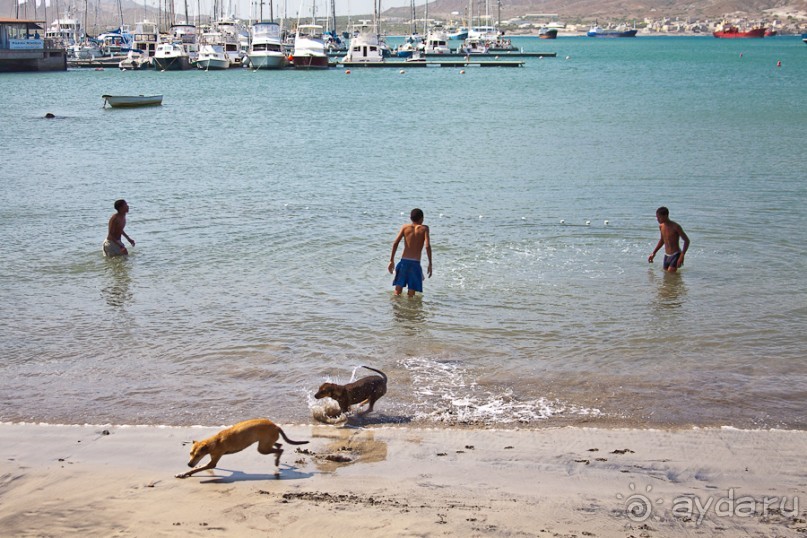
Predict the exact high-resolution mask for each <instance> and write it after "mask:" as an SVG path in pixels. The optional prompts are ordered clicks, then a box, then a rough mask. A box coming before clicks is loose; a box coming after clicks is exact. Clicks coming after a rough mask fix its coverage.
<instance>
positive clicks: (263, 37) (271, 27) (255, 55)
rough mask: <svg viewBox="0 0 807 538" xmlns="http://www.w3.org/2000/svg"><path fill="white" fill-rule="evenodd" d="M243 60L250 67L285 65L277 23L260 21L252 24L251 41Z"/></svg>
mask: <svg viewBox="0 0 807 538" xmlns="http://www.w3.org/2000/svg"><path fill="white" fill-rule="evenodd" d="M245 61H247V62H248V63H249V66H250V67H251V68H252V69H281V68H283V67H285V66H286V55H285V54H284V53H283V42H282V40H281V38H280V25H279V24H278V23H276V22H272V21H262V22H256V23H255V24H253V25H252V43H251V44H250V46H249V50H248V51H247V59H246V60H245Z"/></svg>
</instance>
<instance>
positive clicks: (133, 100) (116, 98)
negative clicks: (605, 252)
mask: <svg viewBox="0 0 807 538" xmlns="http://www.w3.org/2000/svg"><path fill="white" fill-rule="evenodd" d="M101 97H102V98H103V99H104V107H106V105H107V104H109V106H111V107H112V108H134V107H140V106H156V105H161V104H162V103H163V96H162V95H102V96H101Z"/></svg>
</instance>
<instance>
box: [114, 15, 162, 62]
mask: <svg viewBox="0 0 807 538" xmlns="http://www.w3.org/2000/svg"><path fill="white" fill-rule="evenodd" d="M159 38H160V30H159V27H158V26H157V23H155V22H151V21H149V20H142V21H140V22H138V23H137V24H135V29H134V32H132V48H131V50H130V51H129V53H128V54H127V55H126V59H124V60H121V62H120V64H119V67H120V68H121V69H147V68H150V67H151V63H152V58H154V54H155V53H156V52H157V43H158V42H159Z"/></svg>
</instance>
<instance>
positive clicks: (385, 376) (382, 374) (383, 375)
mask: <svg viewBox="0 0 807 538" xmlns="http://www.w3.org/2000/svg"><path fill="white" fill-rule="evenodd" d="M362 368H367V369H368V370H372V371H373V372H375V373H377V374H381V377H383V378H384V384H386V383H387V374H385V373H384V372H382V371H381V370H376V369H375V368H370V367H369V366H362Z"/></svg>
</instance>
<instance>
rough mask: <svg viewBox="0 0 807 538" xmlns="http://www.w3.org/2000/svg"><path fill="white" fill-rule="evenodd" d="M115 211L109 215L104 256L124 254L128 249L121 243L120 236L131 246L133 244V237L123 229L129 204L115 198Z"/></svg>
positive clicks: (126, 253)
mask: <svg viewBox="0 0 807 538" xmlns="http://www.w3.org/2000/svg"><path fill="white" fill-rule="evenodd" d="M115 211H117V213H115V214H114V215H112V216H111V217H109V232H108V233H107V236H106V241H104V256H108V257H110V258H111V257H113V256H126V255H128V254H129V251H128V250H126V246H125V245H124V244H123V240H122V239H121V236H123V237H125V238H126V239H127V240H128V241H129V243H131V245H132V246H135V242H134V239H132V238H131V237H129V236H128V235H126V232H124V231H123V229H124V228H125V227H126V213H128V212H129V204H127V203H126V200H117V201H116V202H115Z"/></svg>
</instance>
